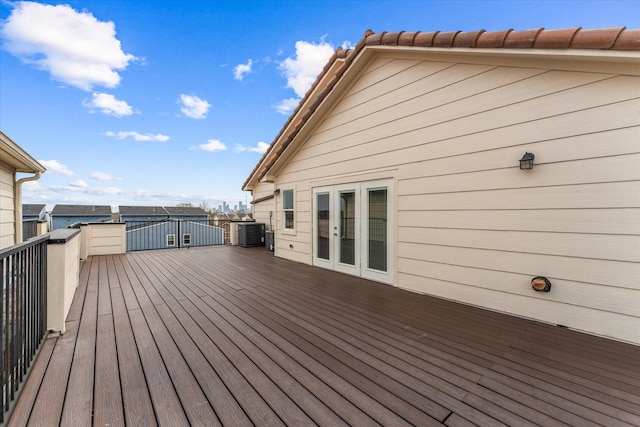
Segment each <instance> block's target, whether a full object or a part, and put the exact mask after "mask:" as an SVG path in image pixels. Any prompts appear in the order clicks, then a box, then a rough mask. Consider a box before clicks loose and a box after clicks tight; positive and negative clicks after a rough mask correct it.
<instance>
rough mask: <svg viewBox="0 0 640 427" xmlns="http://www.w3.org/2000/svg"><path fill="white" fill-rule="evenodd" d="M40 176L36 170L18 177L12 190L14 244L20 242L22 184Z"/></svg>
mask: <svg viewBox="0 0 640 427" xmlns="http://www.w3.org/2000/svg"><path fill="white" fill-rule="evenodd" d="M40 176H42V173H41V172H38V171H36V172H35V175H33V176H27V177H24V178H20V179H19V180H17V181H16V185H15V190H14V191H15V197H14V198H13V200H14V204H15V205H14V206H13V213H14V216H15V223H16V235H15V243H16V245H17V244H18V243H21V242H22V184H23V183H25V182H27V181H35V180H36V179H39V178H40Z"/></svg>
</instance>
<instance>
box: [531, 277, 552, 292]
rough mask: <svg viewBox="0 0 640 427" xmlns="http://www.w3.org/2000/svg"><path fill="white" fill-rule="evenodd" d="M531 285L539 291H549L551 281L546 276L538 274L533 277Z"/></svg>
mask: <svg viewBox="0 0 640 427" xmlns="http://www.w3.org/2000/svg"><path fill="white" fill-rule="evenodd" d="M531 287H532V288H533V289H534V290H536V291H538V292H549V291H550V290H551V282H550V281H549V279H547V278H546V277H542V276H538V277H534V278H533V279H531Z"/></svg>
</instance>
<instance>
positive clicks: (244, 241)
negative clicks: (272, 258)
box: [238, 222, 265, 248]
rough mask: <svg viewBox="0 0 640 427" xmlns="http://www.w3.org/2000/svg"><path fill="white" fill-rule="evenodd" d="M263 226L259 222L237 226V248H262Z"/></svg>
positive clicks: (243, 223)
mask: <svg viewBox="0 0 640 427" xmlns="http://www.w3.org/2000/svg"><path fill="white" fill-rule="evenodd" d="M264 230H265V226H264V224H263V223H260V222H242V223H239V224H238V246H240V247H242V248H253V247H256V246H264Z"/></svg>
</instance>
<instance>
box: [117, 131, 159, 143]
mask: <svg viewBox="0 0 640 427" xmlns="http://www.w3.org/2000/svg"><path fill="white" fill-rule="evenodd" d="M104 134H105V135H106V136H110V137H112V138H117V139H121V140H122V139H126V138H133V139H134V140H135V141H142V142H143V141H156V142H167V141H168V140H169V137H168V136H167V135H162V134H160V133H159V134H156V135H153V134H151V133H146V134H141V133H138V132H136V131H120V132H113V131H107V132H105V133H104Z"/></svg>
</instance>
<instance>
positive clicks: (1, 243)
mask: <svg viewBox="0 0 640 427" xmlns="http://www.w3.org/2000/svg"><path fill="white" fill-rule="evenodd" d="M14 194H15V176H14V172H13V170H11V169H9V168H8V167H5V166H3V164H2V162H0V249H2V248H6V247H9V246H11V245H14V244H15V243H16V241H15V214H14V209H15V208H14Z"/></svg>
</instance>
